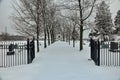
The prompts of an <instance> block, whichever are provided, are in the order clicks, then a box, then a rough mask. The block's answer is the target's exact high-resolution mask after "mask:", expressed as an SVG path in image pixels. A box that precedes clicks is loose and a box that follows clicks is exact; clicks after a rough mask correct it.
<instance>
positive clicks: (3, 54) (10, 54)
mask: <svg viewBox="0 0 120 80" xmlns="http://www.w3.org/2000/svg"><path fill="white" fill-rule="evenodd" d="M34 48H35V46H34V39H33V40H32V41H30V40H29V39H28V40H27V41H24V42H23V41H19V42H17V41H2V42H0V67H12V66H17V65H22V64H29V63H31V62H32V60H33V59H34V57H35V49H34Z"/></svg>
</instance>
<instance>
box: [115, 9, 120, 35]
mask: <svg viewBox="0 0 120 80" xmlns="http://www.w3.org/2000/svg"><path fill="white" fill-rule="evenodd" d="M114 23H115V26H116V27H115V28H116V30H115V33H116V34H119V35H120V10H119V11H118V12H117V15H116V17H115V21H114Z"/></svg>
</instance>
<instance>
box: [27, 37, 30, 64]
mask: <svg viewBox="0 0 120 80" xmlns="http://www.w3.org/2000/svg"><path fill="white" fill-rule="evenodd" d="M29 43H30V41H29V38H28V39H27V63H28V64H29V63H30V51H29V49H30V44H29Z"/></svg>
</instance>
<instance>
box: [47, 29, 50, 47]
mask: <svg viewBox="0 0 120 80" xmlns="http://www.w3.org/2000/svg"><path fill="white" fill-rule="evenodd" d="M47 36H48V45H50V32H49V30H48V28H47Z"/></svg>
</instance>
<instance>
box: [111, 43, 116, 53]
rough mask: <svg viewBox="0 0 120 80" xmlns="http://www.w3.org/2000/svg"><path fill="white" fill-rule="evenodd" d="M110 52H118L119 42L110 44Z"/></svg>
mask: <svg viewBox="0 0 120 80" xmlns="http://www.w3.org/2000/svg"><path fill="white" fill-rule="evenodd" d="M110 51H113V52H116V51H118V43H117V42H111V43H110Z"/></svg>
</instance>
